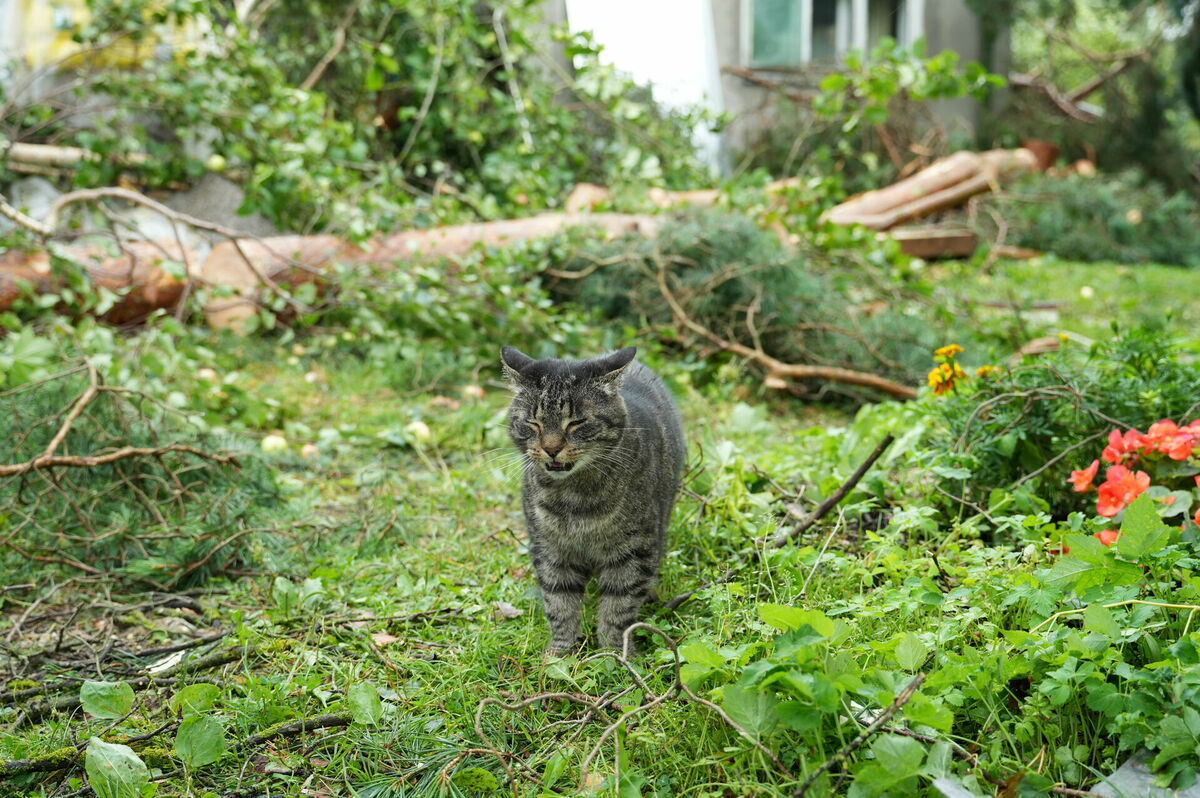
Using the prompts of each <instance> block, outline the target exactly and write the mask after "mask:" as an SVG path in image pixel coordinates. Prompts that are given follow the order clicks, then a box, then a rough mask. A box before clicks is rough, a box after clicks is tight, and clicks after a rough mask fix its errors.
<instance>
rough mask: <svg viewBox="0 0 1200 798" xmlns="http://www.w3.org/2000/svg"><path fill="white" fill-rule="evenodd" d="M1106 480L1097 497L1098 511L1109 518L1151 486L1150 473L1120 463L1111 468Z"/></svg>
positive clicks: (1106, 473) (1106, 474)
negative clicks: (1130, 468)
mask: <svg viewBox="0 0 1200 798" xmlns="http://www.w3.org/2000/svg"><path fill="white" fill-rule="evenodd" d="M1105 480H1106V481H1105V483H1104V484H1103V485H1101V486H1100V490H1099V496H1098V497H1097V499H1096V512H1097V513H1099V514H1100V515H1103V516H1106V517H1108V518H1112V517H1113V516H1114V515H1116V514H1117V513H1119V512H1121V510H1123V509H1125V505H1127V504H1129V503H1130V502H1131V501H1133V500H1134V499H1136V498H1137V497H1138V496H1141V495H1142V493H1143V492H1144V491H1145V490H1146V488H1148V487H1150V475H1149V474H1147V473H1146V472H1145V471H1130V470H1129V469H1128V468H1126V467H1125V466H1120V465H1115V466H1112V467H1111V468H1109V469H1108V471H1107V472H1105Z"/></svg>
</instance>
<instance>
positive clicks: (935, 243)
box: [879, 225, 979, 260]
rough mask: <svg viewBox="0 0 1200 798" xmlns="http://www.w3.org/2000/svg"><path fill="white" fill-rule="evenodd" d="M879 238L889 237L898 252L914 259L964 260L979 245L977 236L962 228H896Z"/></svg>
mask: <svg viewBox="0 0 1200 798" xmlns="http://www.w3.org/2000/svg"><path fill="white" fill-rule="evenodd" d="M879 235H880V236H891V237H892V238H894V239H896V241H898V242H899V243H900V250H901V251H902V252H904V253H905V254H906V255H911V256H912V257H914V258H924V259H925V260H934V259H936V258H965V257H968V256H969V255H971V253H973V252H974V251H975V247H977V246H978V245H979V236H977V235H976V234H975V233H974V231H972V230H968V229H966V228H964V227H938V226H935V225H923V226H915V227H897V228H896V229H894V230H889V231H888V232H887V233H879Z"/></svg>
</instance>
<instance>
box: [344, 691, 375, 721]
mask: <svg viewBox="0 0 1200 798" xmlns="http://www.w3.org/2000/svg"><path fill="white" fill-rule="evenodd" d="M346 700H347V701H348V702H349V704H350V714H351V715H353V716H354V722H355V723H364V724H367V725H368V726H369V725H371V724H374V723H378V722H379V719H380V718H382V717H383V701H381V700H380V698H379V689H378V688H377V687H375V685H373V684H371V683H370V682H359V683H358V684H355V685H353V686H352V687H351V688H350V689H349V690H348V691H347V692H346Z"/></svg>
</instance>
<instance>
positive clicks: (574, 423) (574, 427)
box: [567, 418, 587, 432]
mask: <svg viewBox="0 0 1200 798" xmlns="http://www.w3.org/2000/svg"><path fill="white" fill-rule="evenodd" d="M586 423H587V419H585V418H577V419H575V420H574V421H572V422H571V423H570V424H568V425H567V432H571V431H573V430H577V429H579V428H580V427H582V426H583V425H584V424H586Z"/></svg>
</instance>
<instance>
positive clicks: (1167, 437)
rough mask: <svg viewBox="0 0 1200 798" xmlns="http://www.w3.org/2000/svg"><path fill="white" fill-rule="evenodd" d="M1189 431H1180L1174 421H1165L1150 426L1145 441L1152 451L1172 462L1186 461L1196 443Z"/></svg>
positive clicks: (1188, 428)
mask: <svg viewBox="0 0 1200 798" xmlns="http://www.w3.org/2000/svg"><path fill="white" fill-rule="evenodd" d="M1193 423H1195V422H1193ZM1191 429H1192V428H1191V427H1185V428H1184V429H1180V428H1179V427H1178V425H1176V424H1175V422H1174V421H1171V420H1170V419H1165V420H1163V421H1160V422H1158V423H1157V424H1151V425H1150V429H1149V430H1148V434H1147V436H1146V439H1147V440H1148V441H1149V444H1150V447H1151V448H1152V449H1153V450H1154V451H1157V452H1162V453H1163V454H1165V455H1166V456H1167V457H1170V458H1171V459H1172V460H1186V459H1188V457H1190V456H1191V454H1192V446H1193V445H1194V444H1195V442H1196V436H1195V434H1194V433H1193V432H1192V431H1191Z"/></svg>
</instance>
